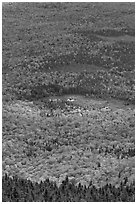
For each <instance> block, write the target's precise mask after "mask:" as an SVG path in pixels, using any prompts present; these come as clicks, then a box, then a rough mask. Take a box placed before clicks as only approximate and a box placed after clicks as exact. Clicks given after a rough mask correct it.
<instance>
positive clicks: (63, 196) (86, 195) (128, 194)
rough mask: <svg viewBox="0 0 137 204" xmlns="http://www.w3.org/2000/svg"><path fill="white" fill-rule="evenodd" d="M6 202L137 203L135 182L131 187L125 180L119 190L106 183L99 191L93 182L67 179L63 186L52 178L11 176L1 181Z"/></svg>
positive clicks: (5, 176) (3, 199)
mask: <svg viewBox="0 0 137 204" xmlns="http://www.w3.org/2000/svg"><path fill="white" fill-rule="evenodd" d="M2 201H3V202H84V201H85V202H135V182H134V181H133V182H132V183H130V184H128V178H127V177H126V178H125V179H124V180H123V182H121V183H120V186H119V187H115V186H113V185H112V184H106V185H105V186H103V187H100V188H97V187H95V186H94V185H93V184H92V181H91V182H90V184H89V186H85V185H82V184H81V183H79V184H78V185H77V186H76V185H75V184H74V182H71V181H69V179H68V177H66V178H65V180H64V181H62V184H61V185H60V186H57V184H56V183H55V182H53V181H50V180H49V179H46V180H45V181H43V182H42V181H41V183H32V182H31V181H30V180H26V179H22V178H18V177H17V176H14V177H12V178H11V177H8V175H7V174H5V175H4V176H3V178H2Z"/></svg>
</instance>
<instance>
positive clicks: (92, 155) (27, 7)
mask: <svg viewBox="0 0 137 204" xmlns="http://www.w3.org/2000/svg"><path fill="white" fill-rule="evenodd" d="M2 18H3V19H2V21H3V24H2V28H3V29H2V32H3V35H2V42H3V46H2V49H3V53H2V54H3V55H2V58H3V60H2V61H3V68H2V71H3V174H4V173H5V172H7V173H8V174H9V175H17V176H19V177H21V178H22V177H23V178H27V179H30V180H32V181H37V182H40V181H41V180H45V179H46V178H50V180H54V181H56V183H57V185H60V184H61V182H62V180H64V179H65V177H66V175H68V177H69V178H70V179H73V180H75V184H76V185H77V184H78V183H79V182H81V183H82V184H83V185H86V186H87V185H88V184H89V182H90V180H92V181H93V183H94V184H95V185H96V186H97V187H99V186H104V185H105V184H106V183H112V184H114V185H115V186H119V185H120V182H121V181H122V180H123V179H124V178H125V177H127V178H128V182H127V183H131V182H133V181H134V176H135V161H134V158H135V107H134V102H135V5H134V3H103V2H100V3H93V2H92V3H59V2H58V3H10V4H9V3H3V12H2ZM69 98H72V100H69Z"/></svg>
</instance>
